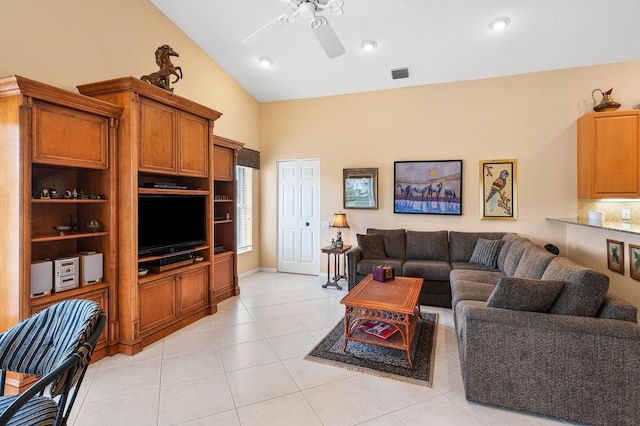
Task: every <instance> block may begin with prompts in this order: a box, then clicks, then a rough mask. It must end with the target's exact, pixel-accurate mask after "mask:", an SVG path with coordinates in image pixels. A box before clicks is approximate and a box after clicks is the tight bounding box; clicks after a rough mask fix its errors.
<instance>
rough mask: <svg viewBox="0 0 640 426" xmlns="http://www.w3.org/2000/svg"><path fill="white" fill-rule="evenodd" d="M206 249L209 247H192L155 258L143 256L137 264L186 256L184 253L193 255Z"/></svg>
mask: <svg viewBox="0 0 640 426" xmlns="http://www.w3.org/2000/svg"><path fill="white" fill-rule="evenodd" d="M208 248H209V246H198V247H194V248H191V249H187V250H180V251H176V252H174V253H167V254H161V255H156V256H143V257H139V258H138V263H145V262H151V261H152V260H158V259H166V258H167V257H173V256H179V255H181V254H186V253H195V252H198V251H202V250H207V249H208Z"/></svg>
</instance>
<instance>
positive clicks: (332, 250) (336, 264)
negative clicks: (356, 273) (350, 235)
mask: <svg viewBox="0 0 640 426" xmlns="http://www.w3.org/2000/svg"><path fill="white" fill-rule="evenodd" d="M350 248H351V246H349V245H344V246H342V247H334V246H327V247H324V248H322V252H323V253H327V282H326V283H325V284H324V285H323V286H322V288H327V287H328V286H331V287H335V288H337V289H338V290H342V287H340V285H339V284H338V281H340V280H341V279H343V278H344V279H345V280H346V279H347V266H346V265H347V263H346V262H347V261H346V259H345V256H344V254H345V253H346V252H347V251H348V250H349V249H350ZM331 255H333V281H332V280H331ZM340 255H342V259H343V261H342V263H343V264H344V266H343V270H344V274H341V273H340Z"/></svg>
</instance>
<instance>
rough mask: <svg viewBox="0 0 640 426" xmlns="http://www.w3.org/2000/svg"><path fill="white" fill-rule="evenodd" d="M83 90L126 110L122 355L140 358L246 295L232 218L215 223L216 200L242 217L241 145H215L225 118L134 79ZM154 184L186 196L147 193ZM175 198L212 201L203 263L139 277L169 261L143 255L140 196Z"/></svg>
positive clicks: (121, 170)
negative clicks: (238, 205) (238, 202)
mask: <svg viewBox="0 0 640 426" xmlns="http://www.w3.org/2000/svg"><path fill="white" fill-rule="evenodd" d="M78 90H79V91H80V93H82V94H83V95H87V96H91V97H92V98H97V99H100V100H103V101H106V102H109V103H112V104H115V105H119V106H121V107H123V108H124V113H123V114H122V117H121V119H120V127H119V132H118V136H119V138H118V139H119V149H118V177H119V183H118V212H119V214H120V217H121V218H122V220H120V221H119V225H120V227H119V233H120V237H119V244H118V252H119V256H118V261H119V265H118V271H119V275H118V290H119V303H118V306H119V309H120V336H119V343H118V347H119V351H120V352H123V353H127V354H135V353H138V352H140V351H141V350H142V348H143V347H144V346H146V345H148V344H150V343H152V342H155V341H157V340H159V339H161V338H163V337H165V336H167V335H169V334H171V333H172V332H174V331H176V330H178V329H180V328H182V327H184V326H185V325H187V324H189V323H191V322H193V321H196V320H198V319H200V318H202V317H204V316H206V315H210V314H213V313H215V312H216V310H217V308H216V303H218V302H220V301H222V300H224V299H226V298H228V297H230V296H233V295H237V294H239V291H240V290H239V288H238V284H237V265H236V261H237V259H236V250H235V226H234V221H233V220H232V219H231V217H230V218H229V220H226V217H225V221H224V222H225V223H228V224H230V226H227V227H224V228H223V227H220V226H219V225H218V221H216V219H215V217H216V215H217V214H218V208H217V206H218V204H219V203H218V202H217V201H216V200H215V198H217V197H216V195H224V198H225V199H226V200H227V205H226V207H227V209H228V210H229V212H230V216H231V215H235V191H236V190H235V164H236V158H237V152H238V150H239V149H240V148H241V147H242V144H239V143H237V142H233V143H231V141H229V143H225V145H224V146H214V136H213V127H214V122H215V120H217V119H218V118H219V117H220V116H221V115H222V114H221V113H219V112H217V111H214V110H212V109H209V108H207V107H205V106H202V105H199V104H196V103H194V102H191V101H189V100H187V99H185V98H182V97H180V96H176V95H174V94H172V93H170V92H168V91H166V90H163V89H160V88H158V87H155V86H152V85H150V84H147V83H145V82H143V81H141V80H139V79H136V78H133V77H126V78H119V79H115V80H108V81H102V82H97V83H91V84H84V85H81V86H78ZM219 180H220V181H221V182H224V184H223V183H221V184H219V183H218V181H219ZM150 182H152V183H171V184H176V185H177V186H180V187H181V188H185V187H186V188H187V189H165V188H153V187H145V184H148V183H150ZM168 193H171V194H175V195H201V196H204V197H205V199H206V205H207V212H206V222H207V224H208V226H207V231H206V233H207V237H206V242H205V243H204V244H203V245H201V246H198V247H195V248H193V249H191V250H189V251H188V253H187V254H191V255H194V256H198V258H202V260H200V261H198V262H194V263H190V262H183V261H181V262H179V263H176V264H175V266H176V267H175V268H170V269H167V270H162V271H159V272H153V271H149V273H148V274H147V275H145V276H144V277H138V268H139V267H145V268H146V267H147V266H148V265H149V263H150V262H154V261H156V260H158V259H159V258H160V257H163V256H144V257H139V256H138V240H137V226H138V195H139V194H158V195H160V194H168ZM214 224H215V226H214ZM167 226H180V224H167ZM158 232H162V229H158ZM219 240H220V241H224V246H225V252H223V253H215V250H214V246H215V243H216V242H218V241H219ZM181 254H185V252H182V253H181ZM177 255H179V254H178V253H171V254H169V255H166V256H164V257H173V256H177ZM180 259H182V258H180ZM185 263H186V264H185ZM172 266H173V265H172ZM219 269H220V270H221V271H222V272H221V271H219ZM219 275H220V276H224V277H225V278H226V280H225V282H224V285H221V284H220V283H219V281H218V280H216V279H215V278H216V277H218V276H219Z"/></svg>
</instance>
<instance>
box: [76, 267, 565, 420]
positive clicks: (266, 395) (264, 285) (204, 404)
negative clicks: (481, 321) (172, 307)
mask: <svg viewBox="0 0 640 426" xmlns="http://www.w3.org/2000/svg"><path fill="white" fill-rule="evenodd" d="M325 281H326V278H320V277H314V276H306V275H295V274H282V273H270V272H260V273H256V274H253V275H251V276H248V277H246V278H242V279H241V280H240V289H241V295H240V296H239V297H234V298H231V299H229V300H226V301H224V302H222V303H221V304H219V305H218V313H216V314H215V315H212V316H209V317H206V318H203V319H201V320H200V321H198V322H196V323H194V324H192V325H190V326H188V327H185V328H183V329H182V330H180V331H178V332H176V333H174V334H172V335H170V336H168V337H166V338H165V339H163V340H161V341H159V342H157V343H155V344H153V345H150V346H148V347H146V348H145V349H144V350H143V351H142V352H141V353H139V354H137V355H135V356H127V355H121V354H118V355H115V356H112V357H107V358H104V359H102V360H100V361H98V362H96V363H93V364H92V365H91V366H90V368H89V370H88V372H87V375H86V378H85V381H84V383H83V385H82V388H81V390H80V395H79V398H78V400H77V401H76V404H75V407H74V418H73V419H71V420H72V421H71V422H70V423H69V424H70V425H71V424H73V425H75V426H83V425H90V426H99V425H109V426H113V425H135V426H144V425H191V426H195V425H225V426H227V425H278V426H282V425H371V426H372V425H515V424H518V425H545V424H566V423H564V422H561V421H558V420H554V419H550V418H545V417H539V416H532V415H527V414H523V413H519V412H514V411H509V410H502V409H497V408H493V407H488V406H484V405H479V404H475V403H470V402H468V401H466V399H465V397H464V391H463V388H462V378H461V375H460V363H459V361H458V360H459V358H458V349H457V343H456V337H455V332H454V328H453V317H452V312H451V310H450V309H442V308H434V307H430V306H423V307H422V309H423V311H428V312H437V313H438V314H439V327H438V335H437V336H438V338H437V345H436V352H437V353H436V362H435V372H434V383H433V387H432V388H428V387H422V386H416V385H411V384H407V383H403V382H399V381H395V380H390V379H384V378H380V377H376V376H372V375H366V374H360V373H355V372H352V371H348V370H345V369H342V368H339V367H331V366H326V365H323V364H318V363H315V362H311V361H305V360H304V359H303V358H304V356H305V355H306V354H307V353H308V352H309V351H310V350H311V349H312V348H313V347H314V346H315V345H316V344H317V342H318V341H320V339H321V338H322V337H324V336H325V335H326V333H327V332H328V331H329V330H331V328H333V327H334V326H335V324H336V323H337V322H338V321H339V320H340V318H341V317H342V316H343V314H344V308H343V306H342V305H341V304H340V299H341V298H342V297H343V296H344V295H345V294H346V291H345V290H342V291H339V290H336V289H335V288H329V289H323V288H322V287H321V284H323V283H324V282H325ZM344 287H346V285H345V286H344Z"/></svg>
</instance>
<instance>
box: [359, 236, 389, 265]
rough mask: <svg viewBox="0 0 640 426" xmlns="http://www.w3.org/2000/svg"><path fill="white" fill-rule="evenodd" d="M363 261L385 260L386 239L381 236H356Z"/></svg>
mask: <svg viewBox="0 0 640 426" xmlns="http://www.w3.org/2000/svg"><path fill="white" fill-rule="evenodd" d="M356 238H357V239H358V247H360V252H361V253H362V258H363V259H384V258H385V257H387V255H386V254H385V252H384V239H383V238H382V235H380V234H370V235H364V234H356Z"/></svg>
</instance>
